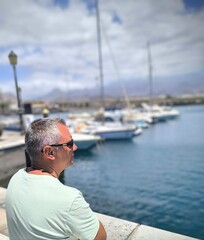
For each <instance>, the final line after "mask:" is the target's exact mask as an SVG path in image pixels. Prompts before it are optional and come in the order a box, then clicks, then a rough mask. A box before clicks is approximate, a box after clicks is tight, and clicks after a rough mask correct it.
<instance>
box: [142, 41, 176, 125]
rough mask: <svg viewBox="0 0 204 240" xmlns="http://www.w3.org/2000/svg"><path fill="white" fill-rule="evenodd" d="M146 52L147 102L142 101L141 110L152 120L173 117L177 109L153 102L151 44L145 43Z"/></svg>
mask: <svg viewBox="0 0 204 240" xmlns="http://www.w3.org/2000/svg"><path fill="white" fill-rule="evenodd" d="M147 54H148V70H149V104H146V103H143V104H142V107H143V111H144V112H147V113H148V115H149V117H151V118H152V120H153V122H154V123H156V122H164V121H167V120H169V119H174V118H176V117H178V116H179V115H180V113H179V111H177V110H175V109H172V108H170V107H162V106H159V105H156V104H153V83H152V80H153V78H152V56H151V45H150V42H148V43H147Z"/></svg>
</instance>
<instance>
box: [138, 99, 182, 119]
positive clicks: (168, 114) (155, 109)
mask: <svg viewBox="0 0 204 240" xmlns="http://www.w3.org/2000/svg"><path fill="white" fill-rule="evenodd" d="M142 107H143V111H146V112H147V113H148V114H149V116H150V117H151V118H152V119H153V122H154V123H155V122H165V121H167V120H171V119H175V118H177V117H179V115H180V113H179V111H177V110H175V109H173V108H170V107H162V106H159V105H156V104H154V105H151V106H150V105H148V104H146V103H143V104H142Z"/></svg>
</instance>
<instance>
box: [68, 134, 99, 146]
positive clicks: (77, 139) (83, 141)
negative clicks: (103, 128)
mask: <svg viewBox="0 0 204 240" xmlns="http://www.w3.org/2000/svg"><path fill="white" fill-rule="evenodd" d="M72 138H73V139H74V143H75V144H76V145H77V148H78V150H87V149H91V148H92V147H94V146H96V145H97V143H99V142H100V141H101V140H102V138H101V137H100V136H95V135H90V134H82V133H72Z"/></svg>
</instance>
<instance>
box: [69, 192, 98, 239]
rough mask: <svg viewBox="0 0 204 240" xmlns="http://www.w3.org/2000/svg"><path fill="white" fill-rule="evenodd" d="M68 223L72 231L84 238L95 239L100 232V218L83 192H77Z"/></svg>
mask: <svg viewBox="0 0 204 240" xmlns="http://www.w3.org/2000/svg"><path fill="white" fill-rule="evenodd" d="M68 225H69V227H70V229H71V230H72V233H73V234H74V235H75V236H76V237H78V238H79V239H83V240H93V239H94V238H95V236H96V234H97V232H98V229H99V220H98V218H97V216H96V214H95V213H94V212H93V211H92V210H91V208H90V207H89V204H88V203H87V202H86V201H85V199H84V197H83V196H82V194H81V192H79V193H78V194H77V197H76V198H75V199H74V201H73V204H72V206H71V208H70V211H69V216H68Z"/></svg>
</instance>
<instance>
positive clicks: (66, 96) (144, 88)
mask: <svg viewBox="0 0 204 240" xmlns="http://www.w3.org/2000/svg"><path fill="white" fill-rule="evenodd" d="M121 85H123V86H124V89H125V92H126V93H127V95H128V96H129V97H144V96H148V95H149V82H148V79H137V80H136V79H135V80H134V79H131V80H128V81H124V82H121V83H120V82H119V81H113V82H111V83H109V84H105V85H104V92H105V97H106V98H118V97H124V93H123V90H122V87H121ZM182 94H204V79H203V78H202V77H201V76H200V77H197V78H195V79H193V80H192V77H191V78H190V77H189V76H188V77H182V78H181V77H175V78H169V79H168V78H166V79H162V78H154V79H153V95H171V96H179V95H182ZM2 96H3V99H4V100H6V99H7V100H10V101H16V96H15V95H13V94H11V93H2ZM36 99H37V100H42V101H48V102H77V101H85V100H87V101H99V100H100V87H94V88H84V89H81V90H78V89H74V90H69V91H63V90H60V89H58V88H55V89H53V90H52V91H50V92H49V93H47V94H46V95H38V97H37V98H36V97H35V98H34V97H33V98H28V97H27V98H26V99H25V98H24V100H36Z"/></svg>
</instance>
